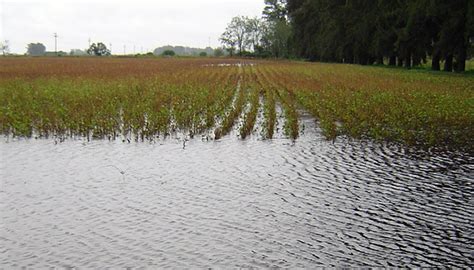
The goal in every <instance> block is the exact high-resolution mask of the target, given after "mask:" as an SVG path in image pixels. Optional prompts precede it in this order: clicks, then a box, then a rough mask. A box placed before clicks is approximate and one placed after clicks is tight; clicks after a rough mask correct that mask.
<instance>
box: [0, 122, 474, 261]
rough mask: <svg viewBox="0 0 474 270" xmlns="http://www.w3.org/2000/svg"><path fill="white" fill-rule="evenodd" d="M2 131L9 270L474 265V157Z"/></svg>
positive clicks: (312, 136) (0, 199) (313, 143)
mask: <svg viewBox="0 0 474 270" xmlns="http://www.w3.org/2000/svg"><path fill="white" fill-rule="evenodd" d="M185 146H186V147H185V148H184V149H183V143H182V141H179V140H177V139H167V140H161V141H157V142H154V143H150V142H138V143H137V142H131V143H126V142H125V143H123V142H122V141H120V140H117V141H107V140H96V141H91V142H87V141H82V140H78V139H76V140H66V141H65V142H62V143H57V144H56V143H55V141H54V140H52V139H38V140H35V139H28V140H25V139H21V140H18V139H16V140H12V139H7V138H5V137H3V138H1V142H0V154H1V160H0V161H1V168H0V169H1V175H0V176H1V190H0V192H1V193H0V207H1V208H0V209H1V223H0V268H11V267H23V266H24V267H34V268H45V267H79V268H97V267H112V268H114V267H133V268H135V267H137V268H139V267H159V268H165V267H172V268H190V267H191V268H208V267H212V268H252V267H257V268H267V267H272V268H273V267H282V268H313V267H315V266H319V265H321V266H322V265H324V266H338V267H343V266H453V267H454V266H456V267H468V266H472V265H473V263H474V261H473V248H472V243H474V228H473V221H474V220H473V212H474V211H473V210H474V203H473V198H472V195H473V178H474V175H473V171H474V157H472V156H466V155H462V154H456V153H445V154H427V153H421V152H417V151H415V150H413V151H411V150H407V149H402V148H400V147H396V146H387V145H382V144H374V143H370V142H353V141H349V140H347V139H344V138H342V139H338V140H336V141H335V142H331V141H325V140H323V139H322V137H321V136H320V135H319V132H318V131H317V129H316V128H314V127H311V126H310V124H308V125H307V126H306V129H305V133H304V134H302V135H301V137H300V138H299V139H298V140H297V141H296V142H294V143H293V142H292V141H290V140H288V139H283V138H278V139H274V140H259V139H256V138H255V137H254V138H250V139H247V140H239V139H237V138H235V136H234V135H230V136H226V137H224V138H223V139H222V140H220V141H206V140H204V141H203V140H202V139H201V138H200V137H198V138H194V139H191V140H189V141H188V142H187V143H186V145H185Z"/></svg>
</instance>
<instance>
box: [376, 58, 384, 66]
mask: <svg viewBox="0 0 474 270" xmlns="http://www.w3.org/2000/svg"><path fill="white" fill-rule="evenodd" d="M376 63H377V65H382V66H383V56H378V57H377V61H376Z"/></svg>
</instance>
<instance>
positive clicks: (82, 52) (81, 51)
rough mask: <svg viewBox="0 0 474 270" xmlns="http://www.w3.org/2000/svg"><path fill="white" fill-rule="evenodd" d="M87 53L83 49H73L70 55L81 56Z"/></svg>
mask: <svg viewBox="0 0 474 270" xmlns="http://www.w3.org/2000/svg"><path fill="white" fill-rule="evenodd" d="M86 54H87V53H86V52H85V51H83V50H81V49H72V50H71V51H70V52H69V55H73V56H81V55H86Z"/></svg>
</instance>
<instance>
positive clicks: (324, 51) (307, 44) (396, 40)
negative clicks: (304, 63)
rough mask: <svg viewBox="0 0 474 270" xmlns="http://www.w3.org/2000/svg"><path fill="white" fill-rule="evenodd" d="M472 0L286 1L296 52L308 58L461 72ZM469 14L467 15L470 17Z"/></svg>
mask: <svg viewBox="0 0 474 270" xmlns="http://www.w3.org/2000/svg"><path fill="white" fill-rule="evenodd" d="M473 8H474V6H473V1H470V0H452V1H444V0H410V1H408V0H397V1H392V0H377V1H372V0H288V3H287V10H288V14H289V18H290V21H291V25H292V29H293V39H294V43H295V44H296V51H295V52H296V54H298V55H299V56H302V57H306V58H309V59H312V60H319V61H331V62H344V63H359V64H362V65H366V64H373V63H378V64H382V63H383V61H384V59H387V60H388V63H389V64H390V65H395V64H397V63H398V65H400V66H402V65H403V66H405V67H407V68H410V67H412V66H415V65H419V64H420V63H421V62H422V61H427V59H428V58H430V59H431V60H432V68H433V69H434V70H440V61H444V70H445V71H452V70H455V71H458V72H461V71H464V69H465V60H466V58H467V57H468V54H467V53H468V48H469V47H471V46H472V37H473V22H472V20H473V19H472V13H473ZM469 14H470V15H469Z"/></svg>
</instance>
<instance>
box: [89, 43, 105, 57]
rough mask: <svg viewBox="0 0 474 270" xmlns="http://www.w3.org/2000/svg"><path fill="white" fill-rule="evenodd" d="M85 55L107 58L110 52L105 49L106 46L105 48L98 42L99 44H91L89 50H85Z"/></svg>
mask: <svg viewBox="0 0 474 270" xmlns="http://www.w3.org/2000/svg"><path fill="white" fill-rule="evenodd" d="M87 53H88V54H89V55H95V56H109V55H110V50H109V49H107V46H105V44H104V43H102V42H99V43H97V44H96V43H92V44H91V46H90V47H89V49H87Z"/></svg>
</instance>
